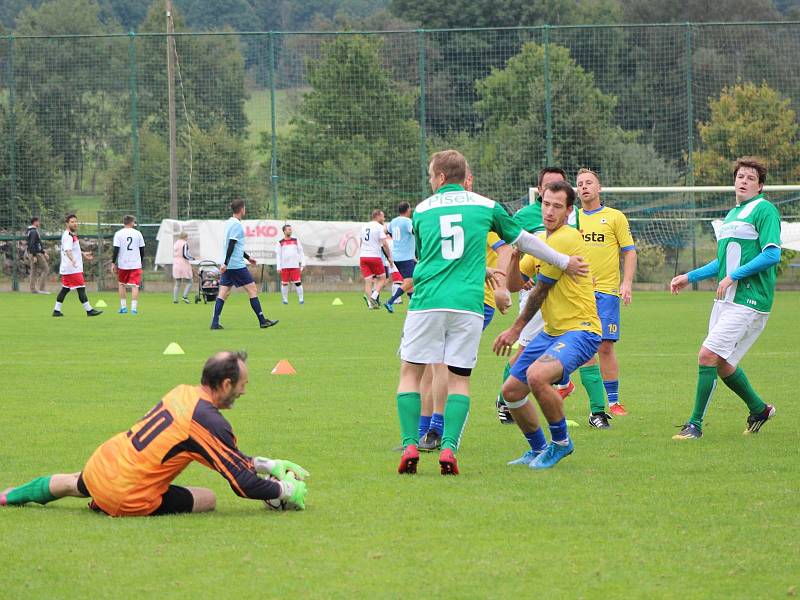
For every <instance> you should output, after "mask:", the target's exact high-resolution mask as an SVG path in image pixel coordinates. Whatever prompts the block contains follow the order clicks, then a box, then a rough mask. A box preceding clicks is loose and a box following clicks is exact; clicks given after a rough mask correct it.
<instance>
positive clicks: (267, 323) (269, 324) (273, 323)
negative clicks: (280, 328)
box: [259, 319, 278, 329]
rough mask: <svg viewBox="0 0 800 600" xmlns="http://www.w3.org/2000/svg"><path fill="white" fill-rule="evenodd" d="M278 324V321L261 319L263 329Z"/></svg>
mask: <svg viewBox="0 0 800 600" xmlns="http://www.w3.org/2000/svg"><path fill="white" fill-rule="evenodd" d="M277 324H278V322H277V321H270V320H269V319H264V320H263V321H261V324H260V325H259V327H261V329H266V328H267V327H272V326H273V325H277Z"/></svg>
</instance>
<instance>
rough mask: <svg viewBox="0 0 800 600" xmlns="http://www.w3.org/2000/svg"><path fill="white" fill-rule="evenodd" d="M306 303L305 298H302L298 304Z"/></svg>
mask: <svg viewBox="0 0 800 600" xmlns="http://www.w3.org/2000/svg"><path fill="white" fill-rule="evenodd" d="M305 303H306V301H305V300H300V301H299V302H298V304H305Z"/></svg>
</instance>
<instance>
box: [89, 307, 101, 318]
mask: <svg viewBox="0 0 800 600" xmlns="http://www.w3.org/2000/svg"><path fill="white" fill-rule="evenodd" d="M102 314H103V311H102V310H97V309H96V308H93V309H92V310H87V311H86V316H87V317H96V316H97V315H102Z"/></svg>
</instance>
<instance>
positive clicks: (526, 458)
mask: <svg viewBox="0 0 800 600" xmlns="http://www.w3.org/2000/svg"><path fill="white" fill-rule="evenodd" d="M540 454H541V451H540V452H536V451H535V450H528V451H527V452H526V453H525V454H523V455H522V456H520V457H519V458H516V459H514V460H510V461H508V462H507V463H506V464H507V465H525V466H526V467H529V466H531V463H532V462H533V461H534V460H536V457H537V456H539V455H540Z"/></svg>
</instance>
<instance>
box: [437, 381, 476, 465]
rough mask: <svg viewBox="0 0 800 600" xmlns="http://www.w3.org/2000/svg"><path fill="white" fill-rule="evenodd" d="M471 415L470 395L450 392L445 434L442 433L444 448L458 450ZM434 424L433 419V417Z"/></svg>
mask: <svg viewBox="0 0 800 600" xmlns="http://www.w3.org/2000/svg"><path fill="white" fill-rule="evenodd" d="M468 416H469V396H464V395H462V394H449V395H448V396H447V404H446V405H445V408H444V435H442V450H444V449H446V448H449V449H450V450H453V451H455V450H457V449H458V446H459V444H460V443H461V434H462V433H463V432H464V426H465V425H466V424H467V417H468ZM431 424H433V419H431Z"/></svg>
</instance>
